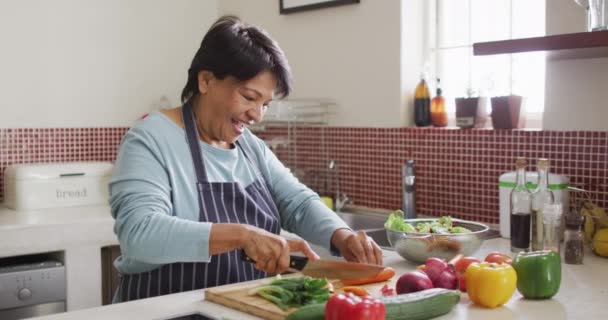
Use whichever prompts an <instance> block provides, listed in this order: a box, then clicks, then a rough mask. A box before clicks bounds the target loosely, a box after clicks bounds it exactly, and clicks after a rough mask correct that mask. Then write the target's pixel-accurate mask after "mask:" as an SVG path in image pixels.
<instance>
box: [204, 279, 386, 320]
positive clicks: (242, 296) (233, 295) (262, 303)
mask: <svg viewBox="0 0 608 320" xmlns="http://www.w3.org/2000/svg"><path fill="white" fill-rule="evenodd" d="M301 276H302V275H301V274H299V273H295V274H291V275H288V276H284V278H287V277H301ZM272 280H274V278H267V279H260V280H254V281H248V282H241V283H234V284H229V285H225V286H219V287H214V288H210V289H207V290H205V300H207V301H210V302H214V303H217V304H221V305H223V306H226V307H228V308H232V309H236V310H239V311H242V312H245V313H248V314H251V315H254V316H258V317H260V318H264V319H272V320H283V319H285V318H286V317H287V315H289V313H291V312H293V311H295V310H297V309H296V308H291V309H289V310H287V311H283V310H281V308H279V307H278V306H277V305H275V304H274V303H272V302H270V301H268V300H266V299H264V298H262V297H260V296H257V295H253V296H252V295H249V294H248V292H249V290H251V289H253V288H256V287H259V286H264V285H267V284H269V283H270V282H272ZM396 281H397V276H395V277H393V278H392V279H391V280H390V281H386V282H379V283H373V284H368V285H362V286H360V287H364V288H366V289H367V290H368V291H369V292H370V293H371V295H372V296H375V297H378V296H380V295H381V293H380V289H381V288H382V287H383V286H384V285H386V284H388V285H389V286H391V287H392V288H394V287H395V282H396ZM331 282H332V283H333V284H334V289H335V291H336V293H341V292H342V283H341V282H340V281H338V280H332V281H331Z"/></svg>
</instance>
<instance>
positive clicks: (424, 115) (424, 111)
mask: <svg viewBox="0 0 608 320" xmlns="http://www.w3.org/2000/svg"><path fill="white" fill-rule="evenodd" d="M414 123H415V124H416V126H418V127H427V126H430V125H431V94H430V92H429V87H428V85H427V84H426V81H425V80H424V76H421V78H420V82H419V83H418V85H417V86H416V91H415V92H414Z"/></svg>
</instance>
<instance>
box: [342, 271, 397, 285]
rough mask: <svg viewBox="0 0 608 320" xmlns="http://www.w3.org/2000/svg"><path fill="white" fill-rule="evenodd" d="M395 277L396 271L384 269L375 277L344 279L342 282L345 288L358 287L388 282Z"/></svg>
mask: <svg viewBox="0 0 608 320" xmlns="http://www.w3.org/2000/svg"><path fill="white" fill-rule="evenodd" d="M394 276H395V269H393V268H391V267H387V268H384V270H382V271H380V273H378V274H377V275H375V276H372V277H369V278H362V279H344V280H340V281H342V283H343V284H344V285H345V286H358V285H360V284H368V283H376V282H382V281H386V280H388V279H390V278H392V277H394Z"/></svg>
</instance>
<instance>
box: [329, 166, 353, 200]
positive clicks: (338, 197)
mask: <svg viewBox="0 0 608 320" xmlns="http://www.w3.org/2000/svg"><path fill="white" fill-rule="evenodd" d="M328 168H329V169H330V170H332V171H333V172H334V174H333V176H334V177H335V180H336V199H335V201H336V203H335V209H336V212H340V211H342V208H344V205H346V204H349V203H352V201H351V200H350V198H349V197H348V196H347V195H346V194H345V193H342V192H340V169H339V167H338V162H337V161H336V160H330V161H329V165H328Z"/></svg>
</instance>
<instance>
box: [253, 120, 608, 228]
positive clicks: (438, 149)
mask: <svg viewBox="0 0 608 320" xmlns="http://www.w3.org/2000/svg"><path fill="white" fill-rule="evenodd" d="M258 135H259V136H261V137H262V138H264V139H265V140H268V141H272V139H277V138H278V137H283V136H289V137H290V138H291V139H290V140H292V141H295V143H293V144H289V145H279V146H278V147H276V153H277V154H278V156H279V158H281V159H282V160H283V161H284V163H285V164H286V165H287V166H289V167H291V168H294V171H295V173H296V174H297V175H298V176H299V177H301V179H302V181H304V182H305V183H306V184H307V185H309V186H311V187H312V188H313V189H315V190H317V191H319V192H320V193H326V194H328V195H333V194H334V190H335V182H333V181H332V177H333V175H332V174H331V173H328V172H327V169H326V168H327V164H328V161H329V160H330V159H331V160H335V161H337V163H338V165H339V171H340V189H341V192H344V193H345V194H346V195H348V197H349V198H350V199H352V200H353V202H354V204H356V205H362V206H367V207H372V208H384V209H390V210H393V209H397V208H400V207H401V167H402V165H403V164H404V163H405V162H406V160H408V159H413V160H415V161H416V176H417V177H416V183H417V185H416V207H417V212H418V213H419V214H424V215H433V216H439V215H445V214H449V215H452V216H455V217H459V218H464V219H469V220H476V221H481V222H486V223H498V216H499V206H498V177H499V176H500V175H501V174H502V173H504V172H507V171H513V170H514V163H515V157H517V156H523V157H526V158H527V159H528V163H529V164H531V165H530V166H529V167H528V170H535V164H536V160H537V159H538V158H549V159H550V160H551V165H552V168H551V172H554V173H558V174H563V175H566V176H568V177H570V179H571V184H572V185H574V186H578V187H582V188H585V189H588V190H591V191H599V193H593V194H592V196H593V200H594V202H596V203H597V204H598V205H600V206H603V207H608V193H607V192H608V164H607V163H608V132H589V131H576V132H573V131H521V130H516V131H512V130H458V129H430V128H427V129H419V128H394V129H385V128H323V127H317V128H303V127H300V128H297V129H294V128H290V129H289V130H287V128H284V127H267V128H266V130H264V131H262V132H258ZM571 197H572V198H573V201H572V202H571V203H572V204H576V203H577V201H576V200H577V199H580V198H581V197H583V195H581V194H576V193H573V192H572V193H571Z"/></svg>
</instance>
